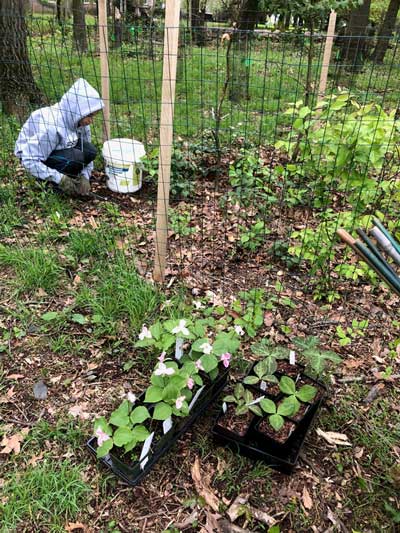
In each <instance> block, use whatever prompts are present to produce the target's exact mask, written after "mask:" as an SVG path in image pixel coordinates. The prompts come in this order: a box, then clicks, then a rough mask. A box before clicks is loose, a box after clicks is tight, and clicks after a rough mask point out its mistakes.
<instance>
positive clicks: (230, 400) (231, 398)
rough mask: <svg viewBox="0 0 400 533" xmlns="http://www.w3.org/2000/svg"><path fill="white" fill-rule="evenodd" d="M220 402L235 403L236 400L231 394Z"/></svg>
mask: <svg viewBox="0 0 400 533" xmlns="http://www.w3.org/2000/svg"><path fill="white" fill-rule="evenodd" d="M222 401H223V402H227V403H236V398H235V397H234V396H232V394H228V396H225V397H224V398H223V399H222Z"/></svg>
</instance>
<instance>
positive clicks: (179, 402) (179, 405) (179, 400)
mask: <svg viewBox="0 0 400 533" xmlns="http://www.w3.org/2000/svg"><path fill="white" fill-rule="evenodd" d="M185 400H186V398H185V396H179V398H177V399H176V401H175V407H176V408H177V409H182V405H183V402H184V401H185Z"/></svg>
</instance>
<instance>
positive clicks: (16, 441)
mask: <svg viewBox="0 0 400 533" xmlns="http://www.w3.org/2000/svg"><path fill="white" fill-rule="evenodd" d="M28 433H29V428H23V429H22V430H21V431H20V432H19V433H16V434H15V435H11V437H7V435H4V437H3V440H2V441H1V443H0V446H3V449H2V450H0V453H6V454H9V453H11V452H14V453H15V455H18V454H19V452H20V451H21V442H22V441H23V440H24V438H25V435H27V434H28Z"/></svg>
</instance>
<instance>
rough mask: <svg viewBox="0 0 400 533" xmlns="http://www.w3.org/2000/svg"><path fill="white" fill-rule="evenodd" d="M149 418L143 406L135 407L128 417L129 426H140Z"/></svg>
mask: <svg viewBox="0 0 400 533" xmlns="http://www.w3.org/2000/svg"><path fill="white" fill-rule="evenodd" d="M148 418H150V413H149V411H148V410H147V408H146V407H144V405H140V406H139V407H135V409H134V410H133V411H132V413H131V416H130V421H131V424H141V423H142V422H144V421H145V420H147V419H148Z"/></svg>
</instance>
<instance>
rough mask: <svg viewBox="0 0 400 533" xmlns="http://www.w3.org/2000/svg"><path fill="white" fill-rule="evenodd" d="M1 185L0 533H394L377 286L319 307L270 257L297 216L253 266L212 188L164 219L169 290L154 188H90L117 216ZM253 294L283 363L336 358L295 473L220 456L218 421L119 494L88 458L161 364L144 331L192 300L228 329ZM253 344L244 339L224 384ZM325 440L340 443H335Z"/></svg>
mask: <svg viewBox="0 0 400 533" xmlns="http://www.w3.org/2000/svg"><path fill="white" fill-rule="evenodd" d="M3 173H5V174H6V175H5V176H3V181H2V183H1V185H0V199H1V202H2V205H1V208H0V236H1V241H0V242H1V244H0V269H1V277H0V313H1V314H0V364H1V366H0V369H1V375H0V413H1V415H0V420H1V422H0V443H1V447H0V464H1V474H0V487H1V496H0V531H2V532H4V533H5V532H11V531H18V532H23V531H27V532H38V531H40V532H47V531H60V532H61V531H67V532H68V531H76V532H77V533H80V532H86V533H90V532H97V531H101V532H107V533H118V532H123V533H125V532H127V533H132V532H145V531H149V532H154V533H158V532H167V531H168V532H171V533H178V532H180V531H182V532H186V533H191V532H197V531H202V532H207V533H209V532H213V531H221V532H230V531H232V532H241V531H242V532H243V531H250V532H262V531H270V532H271V533H272V532H274V533H276V532H279V531H280V532H284V533H301V532H310V531H313V532H315V533H319V532H323V531H325V532H328V531H329V532H335V531H340V532H343V533H347V532H349V533H350V532H351V531H353V532H362V533H375V532H378V531H379V532H381V531H388V532H396V531H399V529H398V528H399V527H400V526H399V524H400V498H399V487H400V423H399V420H400V399H399V398H400V395H399V392H400V377H399V374H400V348H399V346H400V331H399V325H400V322H399V320H398V301H397V298H396V297H394V296H393V295H391V294H390V293H389V291H388V290H387V289H385V288H384V287H371V286H368V285H365V284H361V283H357V282H345V283H342V284H341V285H340V286H339V287H338V288H337V290H338V294H339V296H340V298H339V299H337V300H335V301H334V302H333V303H326V302H320V303H316V302H315V301H314V300H313V297H312V291H311V289H310V287H309V284H310V280H309V279H308V278H307V272H306V271H305V270H301V269H297V270H296V269H295V270H293V269H292V270H288V269H287V268H286V267H285V264H284V263H282V262H280V261H279V259H276V258H275V259H274V258H273V257H271V254H270V247H271V245H272V243H273V242H274V241H275V240H277V239H279V238H282V237H283V236H284V235H285V227H286V225H288V224H289V225H291V226H292V225H293V220H300V221H301V220H303V218H304V212H303V213H301V212H299V211H296V210H291V211H288V212H286V213H284V214H282V215H281V216H280V218H275V219H274V221H273V222H271V227H270V228H269V229H270V230H271V232H270V233H269V234H268V237H267V239H266V242H265V245H264V246H263V247H262V249H261V250H259V251H257V253H250V252H244V251H243V250H239V249H238V247H237V239H238V229H237V227H238V223H239V222H240V221H239V218H240V214H239V213H235V212H234V210H233V211H231V212H229V211H227V209H226V208H222V207H221V206H220V203H219V196H220V195H222V194H223V192H224V190H223V189H224V187H225V185H224V184H220V185H218V188H216V185H215V182H213V181H212V180H211V179H210V180H209V181H204V182H202V183H201V184H200V185H199V187H198V188H197V190H196V195H195V196H194V197H193V198H192V199H191V200H187V199H186V200H185V201H181V202H174V203H173V205H172V207H173V210H174V213H175V214H177V213H178V214H181V215H182V214H183V216H184V220H186V223H184V224H182V223H181V224H180V225H179V224H177V225H175V228H174V227H173V228H172V229H171V231H170V234H169V237H170V243H171V246H170V256H169V261H168V270H167V280H166V284H165V286H164V287H162V288H161V289H160V290H159V289H158V288H157V287H156V286H155V285H154V284H153V283H152V282H151V279H150V278H151V276H150V272H151V267H152V261H153V255H154V251H153V249H154V209H155V195H154V189H153V188H151V187H149V186H147V185H145V186H144V187H143V189H142V190H141V191H140V192H139V193H138V194H136V195H132V196H126V197H122V198H119V197H118V195H113V194H111V193H110V192H109V191H108V190H107V189H106V188H105V186H104V181H103V177H102V175H101V174H98V175H97V180H98V183H97V184H96V185H95V186H94V192H96V193H97V194H98V195H101V196H104V197H106V198H107V200H106V201H102V200H96V199H94V200H93V199H92V200H90V201H87V202H85V201H81V200H70V199H66V198H63V197H61V196H59V195H57V194H54V193H53V192H51V191H46V190H41V189H39V188H38V187H37V186H36V185H35V184H32V182H30V181H28V180H27V179H26V178H24V177H23V171H21V170H20V169H18V168H15V167H14V166H13V164H12V163H11V162H10V167H9V168H8V169H5V170H4V171H3ZM187 213H189V214H190V219H188V218H187ZM185 217H186V218H185ZM180 220H182V219H180ZM299 224H300V222H299ZM188 231H189V233H188ZM121 256H123V257H124V261H125V262H123V261H122V260H121ZM136 271H137V272H138V273H139V276H137V275H136ZM251 288H262V289H264V290H265V291H266V292H265V294H266V299H265V305H264V308H263V321H264V323H263V325H262V327H260V328H259V329H258V331H257V337H256V338H257V339H260V338H263V337H268V338H270V339H271V340H272V341H274V342H275V343H278V344H284V345H288V346H290V345H291V344H290V343H291V339H292V338H293V337H295V336H304V335H316V336H318V337H319V339H320V342H321V344H322V345H323V346H324V347H326V348H329V349H331V350H333V351H335V352H337V353H338V354H340V355H341V357H342V358H343V362H342V364H341V365H340V366H338V367H337V368H335V369H332V371H331V372H330V373H329V374H328V376H327V386H328V395H327V399H326V401H325V404H324V406H323V408H322V410H321V413H320V415H319V417H318V420H317V422H316V424H315V426H314V428H313V430H312V431H311V432H310V434H309V436H308V437H307V439H306V443H305V445H304V448H303V451H302V453H301V456H300V460H299V463H298V465H297V466H296V468H295V469H294V471H293V473H292V474H291V475H289V476H288V475H285V474H282V473H279V472H277V471H275V470H273V469H270V468H269V467H268V466H267V465H265V464H263V463H262V462H260V461H258V462H255V461H254V460H251V459H248V458H244V457H241V456H240V455H238V454H237V453H233V452H232V451H230V450H228V449H226V448H224V447H221V446H218V445H216V444H214V442H213V439H212V436H211V431H210V430H211V427H212V424H213V421H214V420H215V416H216V415H217V414H218V405H215V407H214V408H213V409H211V410H210V411H209V412H207V413H206V414H205V415H204V416H202V417H201V419H200V420H198V421H197V422H196V423H195V424H194V426H193V427H192V428H191V429H190V430H189V431H188V432H187V433H186V434H185V435H184V436H183V437H181V438H180V439H179V441H178V442H177V444H176V445H175V446H174V448H173V449H172V450H171V451H170V452H169V453H168V454H167V455H166V456H165V457H163V458H162V459H161V460H160V461H159V462H158V463H157V464H156V465H155V467H154V469H153V470H152V472H151V473H150V474H149V475H148V476H146V477H145V478H144V479H143V480H142V482H141V483H140V484H139V485H138V486H136V487H129V486H127V485H126V484H124V483H123V482H122V481H120V480H118V479H117V478H116V477H115V476H114V475H113V474H111V473H110V472H109V471H107V470H106V469H105V468H104V467H102V466H101V465H100V464H99V463H98V462H97V461H96V459H94V458H93V457H92V456H90V454H89V452H88V450H87V448H86V441H87V440H88V439H89V437H90V436H91V435H92V431H93V429H92V428H93V420H94V418H95V417H96V416H99V415H107V414H109V413H110V412H111V411H112V410H113V409H114V408H115V406H116V404H117V403H118V402H119V401H120V400H121V398H122V397H124V395H126V393H127V392H128V391H132V392H134V393H139V392H140V391H141V390H143V389H144V388H145V386H146V384H147V380H148V376H149V373H150V368H151V367H152V365H153V364H154V361H149V360H148V358H145V357H143V355H142V354H140V353H138V352H137V351H136V350H135V349H134V348H133V344H134V342H135V340H136V338H137V334H138V332H139V331H140V329H141V326H142V324H143V323H145V324H147V325H148V324H151V323H152V321H154V319H155V318H156V317H159V316H163V317H168V316H176V317H179V316H188V314H189V313H192V312H193V299H196V300H200V301H201V302H202V304H203V305H208V306H214V307H218V308H222V309H223V311H220V310H219V311H218V312H220V313H221V312H222V313H226V314H227V315H229V313H231V307H230V306H231V304H232V298H233V297H237V296H238V293H239V292H240V291H248V290H249V289H251ZM130 291H131V292H130ZM209 291H212V292H211V293H210V292H209ZM136 294H140V296H141V298H142V300H140V299H139V302H138V301H136V299H135V298H134V296H135V295H136ZM131 296H132V297H131ZM142 301H143V302H144V301H146V302H147V303H146V304H145V305H144V304H143V303H141V302H142ZM149 302H150V303H149ZM94 317H96V318H94ZM354 320H355V321H356V322H354ZM362 321H368V322H364V325H363V326H360V325H359V324H360V322H362ZM365 324H366V325H365ZM338 327H341V328H342V329H344V330H345V331H347V335H348V343H347V344H346V345H345V346H343V345H342V344H343V343H341V337H340V335H339V334H338ZM346 328H350V329H349V330H347V329H346ZM256 338H253V339H250V338H248V337H245V338H244V340H243V343H242V348H241V351H240V354H239V357H238V361H236V362H235V363H234V364H233V365H232V371H231V379H232V380H235V379H237V378H238V377H239V376H240V375H241V374H242V373H243V371H244V369H245V368H246V365H247V363H248V362H250V361H251V359H252V355H251V352H250V350H249V345H250V344H251V343H253V342H254V341H255V340H256ZM317 429H320V430H322V431H323V432H325V433H326V432H329V431H334V432H338V433H341V434H343V435H345V436H346V437H347V438H348V441H347V442H346V445H341V444H335V443H333V442H328V441H327V440H326V438H324V437H323V435H322V434H320V432H319V433H317V431H316V430H317ZM234 502H235V503H236V504H237V503H238V502H239V503H240V504H241V505H242V507H241V509H242V511H244V512H243V513H242V514H240V512H239V515H240V516H238V517H236V516H233V507H232V504H233V503H234ZM273 524H275V525H273Z"/></svg>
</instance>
